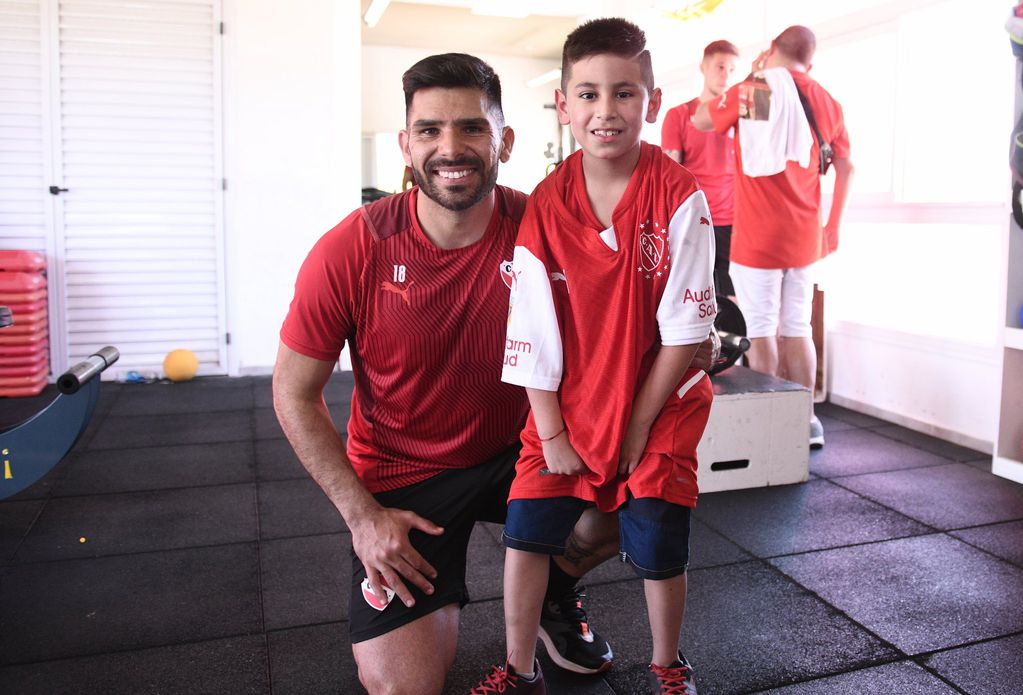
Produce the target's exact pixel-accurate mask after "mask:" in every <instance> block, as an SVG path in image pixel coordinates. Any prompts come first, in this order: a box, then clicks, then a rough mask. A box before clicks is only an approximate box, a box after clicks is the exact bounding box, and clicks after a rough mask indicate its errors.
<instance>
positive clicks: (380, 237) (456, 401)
mask: <svg viewBox="0 0 1023 695" xmlns="http://www.w3.org/2000/svg"><path fill="white" fill-rule="evenodd" d="M418 194H419V191H418V188H413V189H411V190H409V191H407V192H405V193H401V194H398V195H393V196H390V197H388V198H384V199H383V200H379V201H376V202H373V203H370V204H369V205H366V206H364V207H363V208H361V209H360V210H357V211H356V212H354V213H352V214H351V215H349V216H348V217H347V218H346V219H345V220H344V221H342V222H341V223H340V224H338V225H337V226H336V227H334V228H333V229H331V230H330V231H329V232H327V233H326V234H325V235H324V236H323V237H322V238H321V239H320V240H319V241H318V242H317V243H316V245H315V246H314V247H313V249H312V251H310V253H309V256H308V257H307V258H306V260H305V262H304V263H303V265H302V269H301V271H300V272H299V275H298V281H297V282H296V284H295V297H294V299H293V301H292V302H291V308H290V309H289V311H288V315H287V318H285V320H284V325H283V327H282V328H281V340H282V341H283V342H284V344H285V345H287V346H288V347H289V348H291V349H292V350H294V351H296V352H298V353H300V354H303V355H306V356H308V357H312V358H314V359H317V360H324V361H329V362H333V361H334V360H336V359H337V358H338V356H339V354H340V353H341V349H342V347H344V344H345V341H347V342H348V345H349V347H350V349H351V360H352V369H353V371H354V373H355V391H354V393H353V395H352V412H351V417H350V419H349V421H348V456H349V458H350V459H351V461H352V465H353V467H354V468H355V471H356V472H357V473H358V475H359V478H360V479H361V480H362V482H363V483H364V484H365V485H366V487H367V488H368V489H369V491H370V492H381V491H384V490H392V489H395V488H400V487H405V486H408V485H412V484H414V483H417V482H420V481H422V480H425V479H427V478H429V477H430V476H433V475H435V474H437V473H440V472H441V471H444V470H448V469H452V468H470V467H472V466H475V465H478V464H480V463H482V462H484V461H486V460H488V459H490V458H492V457H494V456H495V455H497V454H498V453H500V452H501V451H503V450H505V449H507V448H508V447H509V446H512V445H514V444H515V442H516V440H517V438H518V435H519V431H520V430H521V427H522V423H523V421H524V420H525V416H526V411H527V410H528V401H527V400H526V398H525V395H524V394H523V392H522V390H521V389H518V388H516V387H514V386H510V385H508V384H504V383H502V382H501V346H502V344H503V342H504V329H505V326H506V323H507V315H508V292H509V287H510V285H511V274H510V265H511V257H512V251H513V248H514V243H515V234H516V231H517V229H518V224H519V220H520V219H521V217H522V210H523V208H524V206H525V198H526V196H525V195H524V194H522V193H519V192H518V191H514V190H512V189H510V188H505V187H503V186H498V187H497V188H496V205H495V208H494V214H493V217H492V219H491V221H490V225H489V226H488V228H487V230H486V232H485V233H484V235H483V237H482V238H481V239H480V240H479V241H478V242H476V243H475V244H472V245H470V246H467V247H464V248H459V249H440V248H438V247H437V246H435V245H434V244H433V243H432V242H431V241H430V240H429V238H428V237H427V236H426V235H425V234H424V233H423V230H422V229H421V228H420V226H419V222H418V220H417V218H416V200H417V196H418Z"/></svg>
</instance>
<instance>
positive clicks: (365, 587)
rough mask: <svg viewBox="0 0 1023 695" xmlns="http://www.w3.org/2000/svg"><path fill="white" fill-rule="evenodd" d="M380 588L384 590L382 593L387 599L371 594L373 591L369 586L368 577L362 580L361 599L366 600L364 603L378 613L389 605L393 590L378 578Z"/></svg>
mask: <svg viewBox="0 0 1023 695" xmlns="http://www.w3.org/2000/svg"><path fill="white" fill-rule="evenodd" d="M380 586H382V587H383V588H384V593H385V594H386V596H387V598H380V597H379V596H377V595H376V594H374V593H373V589H371V588H370V586H369V577H366V578H365V579H363V580H362V597H363V598H364V599H366V603H368V604H369V607H370V608H372V609H374V610H378V611H382V610H383V609H385V608H387V606H388V605H390V603H391V600H392V599H393V598H394V589H392V588H391V587H389V586H387V582H385V581H384V579H383V577H381V578H380Z"/></svg>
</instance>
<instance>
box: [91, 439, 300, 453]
mask: <svg viewBox="0 0 1023 695" xmlns="http://www.w3.org/2000/svg"><path fill="white" fill-rule="evenodd" d="M274 439H280V437H264V438H262V439H254V438H252V437H251V436H249V437H244V438H242V439H218V440H217V441H216V442H182V443H180V444H146V445H144V446H102V447H88V448H83V449H82V451H88V452H93V451H136V450H139V449H145V450H147V451H148V450H150V449H169V448H172V447H178V446H203V445H206V444H241V443H242V442H263V441H272V440H274Z"/></svg>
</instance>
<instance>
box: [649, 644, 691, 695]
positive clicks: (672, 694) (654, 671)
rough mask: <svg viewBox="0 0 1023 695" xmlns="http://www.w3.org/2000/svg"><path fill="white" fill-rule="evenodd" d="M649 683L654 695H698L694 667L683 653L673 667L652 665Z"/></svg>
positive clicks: (680, 653) (679, 654)
mask: <svg viewBox="0 0 1023 695" xmlns="http://www.w3.org/2000/svg"><path fill="white" fill-rule="evenodd" d="M647 683H649V684H650V692H651V693H652V694H653V695H696V676H694V675H693V666H692V664H690V663H689V662H688V661H687V660H686V658H685V657H684V656H682V652H679V653H678V658H677V659H676V660H675V663H673V664H672V665H671V666H658V665H657V664H650V673H649V674H647Z"/></svg>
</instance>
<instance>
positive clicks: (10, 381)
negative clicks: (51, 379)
mask: <svg viewBox="0 0 1023 695" xmlns="http://www.w3.org/2000/svg"><path fill="white" fill-rule="evenodd" d="M44 388H46V370H45V369H44V370H42V371H41V372H40V373H39V374H38V375H36V376H11V377H0V396H36V395H38V394H39V393H40V392H41V391H42V390H43V389H44Z"/></svg>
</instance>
